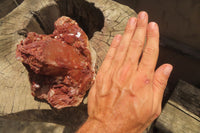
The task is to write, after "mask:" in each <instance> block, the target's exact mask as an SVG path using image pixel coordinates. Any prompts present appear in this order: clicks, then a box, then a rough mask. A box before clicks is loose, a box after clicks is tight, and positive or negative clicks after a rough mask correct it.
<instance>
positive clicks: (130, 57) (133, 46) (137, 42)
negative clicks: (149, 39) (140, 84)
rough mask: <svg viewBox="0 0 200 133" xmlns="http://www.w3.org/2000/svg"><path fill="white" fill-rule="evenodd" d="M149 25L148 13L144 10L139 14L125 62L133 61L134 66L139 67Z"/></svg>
mask: <svg viewBox="0 0 200 133" xmlns="http://www.w3.org/2000/svg"><path fill="white" fill-rule="evenodd" d="M147 25H148V14H147V13H146V12H144V11H143V12H140V13H139V14H138V21H137V26H136V30H135V33H134V35H133V37H132V39H131V42H130V45H129V49H128V53H127V56H126V60H125V64H126V63H131V64H132V67H134V68H137V66H138V61H139V58H140V55H141V53H142V49H143V45H144V42H145V36H146V28H147Z"/></svg>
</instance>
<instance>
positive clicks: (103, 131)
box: [77, 118, 110, 133]
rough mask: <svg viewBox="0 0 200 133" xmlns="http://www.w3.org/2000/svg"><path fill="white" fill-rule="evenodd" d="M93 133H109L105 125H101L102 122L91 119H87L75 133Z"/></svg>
mask: <svg viewBox="0 0 200 133" xmlns="http://www.w3.org/2000/svg"><path fill="white" fill-rule="evenodd" d="M94 132H95V133H110V131H109V129H108V127H106V125H105V124H103V122H101V121H99V120H97V119H93V118H88V119H87V121H86V122H85V123H84V124H83V126H82V127H81V128H80V129H79V130H78V132H77V133H94Z"/></svg>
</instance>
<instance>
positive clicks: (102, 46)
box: [0, 0, 136, 130]
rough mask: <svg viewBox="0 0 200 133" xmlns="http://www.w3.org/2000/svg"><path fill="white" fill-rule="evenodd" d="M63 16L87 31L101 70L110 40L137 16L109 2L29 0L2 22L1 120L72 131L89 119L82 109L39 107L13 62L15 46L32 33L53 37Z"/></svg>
mask: <svg viewBox="0 0 200 133" xmlns="http://www.w3.org/2000/svg"><path fill="white" fill-rule="evenodd" d="M57 3H58V4H57ZM92 3H94V4H92ZM78 5H79V6H78ZM72 7H73V8H72ZM59 8H60V9H61V10H59ZM74 8H75V9H74ZM80 9H84V10H80ZM74 14H75V15H74ZM61 15H68V16H70V17H72V18H73V17H75V19H77V21H78V22H80V23H79V24H80V25H81V26H82V28H83V29H84V30H86V33H87V34H88V36H89V38H90V45H91V46H92V47H93V48H94V49H95V51H96V53H97V62H96V70H98V68H99V66H100V65H101V63H102V61H103V59H104V57H105V55H106V53H107V50H108V48H109V45H110V42H111V40H112V38H113V37H114V35H116V34H122V33H123V30H124V28H125V25H126V23H127V21H128V19H129V17H131V16H136V13H135V12H134V11H133V10H132V9H130V8H129V7H127V6H123V5H121V4H119V3H116V2H114V1H111V0H87V1H85V0H81V1H80V0H56V1H54V0H25V1H24V2H23V3H21V4H20V5H19V6H18V7H17V8H15V9H14V10H13V11H12V12H11V13H9V14H8V15H7V16H5V17H4V18H2V19H0V64H1V65H0V85H1V86H0V116H1V117H4V118H10V119H21V120H34V121H48V122H57V123H60V124H65V125H67V126H69V127H70V126H71V127H72V125H73V127H72V128H73V130H75V129H76V127H77V126H79V125H80V124H81V123H82V122H83V121H84V120H85V119H86V118H87V106H86V105H84V104H81V105H80V106H79V107H72V108H66V109H63V110H60V111H58V110H53V109H51V108H50V107H49V105H48V104H46V103H43V102H39V101H35V100H34V98H33V97H32V95H31V92H30V84H29V80H28V73H27V71H26V69H25V68H24V66H23V65H22V64H21V63H20V62H19V61H17V60H16V58H15V51H16V45H17V44H18V43H19V42H20V41H21V40H22V39H23V38H24V36H23V35H26V33H27V32H29V31H34V32H37V33H50V32H51V31H52V30H53V22H54V21H55V20H56V19H57V18H58V17H59V16H61ZM99 16H102V17H99ZM88 25H89V26H88Z"/></svg>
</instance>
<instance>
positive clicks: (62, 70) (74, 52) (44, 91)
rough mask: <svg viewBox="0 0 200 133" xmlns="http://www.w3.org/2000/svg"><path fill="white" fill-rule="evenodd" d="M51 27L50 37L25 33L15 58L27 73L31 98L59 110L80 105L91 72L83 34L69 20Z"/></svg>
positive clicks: (62, 20)
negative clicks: (53, 28)
mask: <svg viewBox="0 0 200 133" xmlns="http://www.w3.org/2000/svg"><path fill="white" fill-rule="evenodd" d="M54 25H55V30H54V32H53V34H50V35H40V34H37V33H34V32H30V33H28V36H27V38H25V39H24V40H22V41H21V43H20V44H18V45H17V51H16V56H17V59H18V60H20V61H22V63H23V64H24V66H25V67H26V68H27V70H28V72H29V78H30V82H31V90H32V95H33V96H34V97H36V98H38V99H41V100H46V101H47V102H48V103H49V104H50V105H51V106H52V107H54V108H57V109H61V108H64V107H69V106H77V105H79V104H80V103H81V101H82V99H83V97H84V95H85V93H86V91H87V90H88V89H89V88H90V86H91V84H92V81H93V75H94V72H93V70H92V67H91V66H92V62H91V54H90V51H89V49H88V45H89V44H88V38H87V35H86V34H85V33H84V31H83V30H82V29H81V28H80V27H79V26H78V24H77V23H76V22H75V21H74V20H72V19H70V18H68V17H61V18H59V19H58V20H57V21H56V22H55V24H54Z"/></svg>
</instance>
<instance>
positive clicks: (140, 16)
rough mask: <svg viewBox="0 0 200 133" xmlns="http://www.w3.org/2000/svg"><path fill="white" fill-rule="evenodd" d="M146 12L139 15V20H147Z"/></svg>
mask: <svg viewBox="0 0 200 133" xmlns="http://www.w3.org/2000/svg"><path fill="white" fill-rule="evenodd" d="M146 16H147V15H146V12H141V13H139V19H145V18H146Z"/></svg>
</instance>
